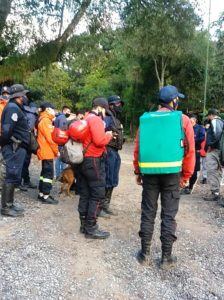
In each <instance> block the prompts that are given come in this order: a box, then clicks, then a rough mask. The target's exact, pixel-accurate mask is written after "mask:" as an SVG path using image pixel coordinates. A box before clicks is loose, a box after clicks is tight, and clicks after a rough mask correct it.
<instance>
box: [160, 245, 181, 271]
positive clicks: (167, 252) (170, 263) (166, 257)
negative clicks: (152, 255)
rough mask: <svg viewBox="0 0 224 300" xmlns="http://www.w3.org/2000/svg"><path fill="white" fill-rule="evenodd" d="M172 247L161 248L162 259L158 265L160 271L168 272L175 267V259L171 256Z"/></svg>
mask: <svg viewBox="0 0 224 300" xmlns="http://www.w3.org/2000/svg"><path fill="white" fill-rule="evenodd" d="M171 253H172V246H171V247H162V259H161V263H160V268H161V269H162V270H169V269H171V268H173V267H175V266H176V263H177V257H176V256H173V255H172V254H171Z"/></svg>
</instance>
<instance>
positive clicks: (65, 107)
mask: <svg viewBox="0 0 224 300" xmlns="http://www.w3.org/2000/svg"><path fill="white" fill-rule="evenodd" d="M64 109H70V107H69V106H67V105H64V106H63V107H62V111H63V110H64Z"/></svg>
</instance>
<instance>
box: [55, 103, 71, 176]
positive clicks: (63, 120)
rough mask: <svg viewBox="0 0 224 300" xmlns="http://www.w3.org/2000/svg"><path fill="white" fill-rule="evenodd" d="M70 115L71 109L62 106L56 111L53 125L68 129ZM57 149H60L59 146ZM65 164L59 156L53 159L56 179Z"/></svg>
mask: <svg viewBox="0 0 224 300" xmlns="http://www.w3.org/2000/svg"><path fill="white" fill-rule="evenodd" d="M70 115H71V109H70V108H69V107H68V106H66V105H65V106H63V107H62V112H61V113H58V114H57V116H56V119H55V121H54V126H55V127H56V128H60V129H61V130H67V129H68V118H69V117H70ZM58 147H59V150H60V146H58ZM65 167H66V164H65V163H63V161H62V160H61V159H60V157H57V158H56V160H55V173H56V174H55V175H56V179H59V178H60V174H61V172H62V171H63V170H64V169H65Z"/></svg>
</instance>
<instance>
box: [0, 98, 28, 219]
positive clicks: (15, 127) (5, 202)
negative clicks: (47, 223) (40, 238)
mask: <svg viewBox="0 0 224 300" xmlns="http://www.w3.org/2000/svg"><path fill="white" fill-rule="evenodd" d="M1 130H2V133H1V145H2V155H3V159H4V161H5V164H6V176H5V180H4V184H3V188H2V213H4V212H5V211H6V210H7V209H10V208H11V207H14V205H13V201H14V187H15V186H17V185H19V184H20V183H21V176H22V168H23V164H24V160H25V156H26V153H27V149H28V147H29V144H30V132H29V127H28V123H27V118H26V116H25V114H24V112H23V111H22V107H21V106H20V105H19V104H18V103H16V101H15V100H10V101H9V103H8V104H7V105H6V107H5V109H4V110H3V113H2V119H1Z"/></svg>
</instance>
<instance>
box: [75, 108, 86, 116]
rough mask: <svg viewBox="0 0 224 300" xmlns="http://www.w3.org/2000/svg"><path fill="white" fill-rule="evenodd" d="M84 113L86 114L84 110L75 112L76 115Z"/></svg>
mask: <svg viewBox="0 0 224 300" xmlns="http://www.w3.org/2000/svg"><path fill="white" fill-rule="evenodd" d="M85 112H86V110H85V109H79V110H77V111H76V115H78V114H81V115H84V114H85Z"/></svg>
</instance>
